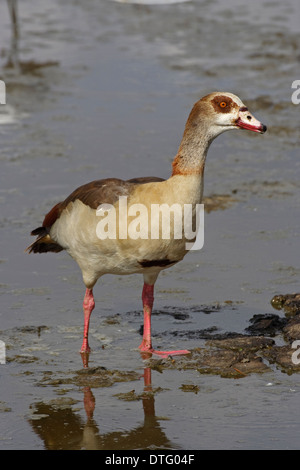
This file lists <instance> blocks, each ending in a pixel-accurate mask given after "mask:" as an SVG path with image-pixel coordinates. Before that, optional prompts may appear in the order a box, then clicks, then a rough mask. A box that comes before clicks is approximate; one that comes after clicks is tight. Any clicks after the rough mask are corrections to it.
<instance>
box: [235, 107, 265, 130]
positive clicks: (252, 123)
mask: <svg viewBox="0 0 300 470" xmlns="http://www.w3.org/2000/svg"><path fill="white" fill-rule="evenodd" d="M235 124H236V126H237V127H240V128H241V129H248V130H249V131H253V132H259V133H260V134H264V132H266V130H267V126H265V125H264V124H262V123H261V122H260V121H258V120H257V119H255V117H254V116H253V115H252V114H251V113H249V111H248V108H246V107H242V108H240V110H239V117H238V118H237V120H236V121H235Z"/></svg>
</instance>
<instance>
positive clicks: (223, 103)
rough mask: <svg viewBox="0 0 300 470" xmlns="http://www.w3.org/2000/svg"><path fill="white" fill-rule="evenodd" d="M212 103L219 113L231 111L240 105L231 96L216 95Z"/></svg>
mask: <svg viewBox="0 0 300 470" xmlns="http://www.w3.org/2000/svg"><path fill="white" fill-rule="evenodd" d="M211 103H212V105H213V107H214V109H215V111H217V112H218V113H230V112H231V111H232V109H233V108H234V107H238V106H237V104H236V103H235V102H234V101H232V99H231V98H229V96H222V95H219V96H215V97H214V98H213V99H212V100H211Z"/></svg>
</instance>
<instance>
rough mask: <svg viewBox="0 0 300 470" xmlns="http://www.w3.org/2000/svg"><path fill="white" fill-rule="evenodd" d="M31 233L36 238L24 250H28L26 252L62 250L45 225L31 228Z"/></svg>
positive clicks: (55, 251) (56, 251) (57, 251)
mask: <svg viewBox="0 0 300 470" xmlns="http://www.w3.org/2000/svg"><path fill="white" fill-rule="evenodd" d="M31 235H35V236H37V237H38V238H37V239H36V240H35V242H33V243H32V244H31V245H29V246H28V247H27V248H26V250H25V251H28V253H47V252H48V251H52V252H54V253H59V252H60V251H62V250H63V248H62V247H61V246H60V245H59V244H58V243H56V242H55V241H54V240H52V238H51V237H50V235H49V233H48V230H47V228H46V227H38V228H36V229H34V230H32V232H31Z"/></svg>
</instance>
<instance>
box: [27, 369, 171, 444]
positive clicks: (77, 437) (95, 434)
mask: <svg viewBox="0 0 300 470" xmlns="http://www.w3.org/2000/svg"><path fill="white" fill-rule="evenodd" d="M85 367H88V364H87V363H86V364H85ZM142 378H143V379H144V393H143V395H142V403H143V413H144V421H143V423H142V424H139V425H137V427H135V428H134V429H131V430H122V431H120V430H118V431H109V432H107V433H103V432H101V430H100V429H99V426H98V424H97V423H96V421H95V419H94V411H95V408H96V406H97V404H96V400H95V396H94V394H93V392H92V389H91V387H90V386H85V387H83V404H84V409H85V414H86V420H85V421H84V420H83V418H82V417H81V416H80V414H79V413H78V412H75V411H73V409H72V408H71V405H70V404H69V405H68V404H67V403H68V401H67V400H66V403H65V405H63V403H64V402H63V401H62V406H59V405H57V404H51V403H50V404H49V403H48V404H47V403H43V402H38V403H36V404H34V405H33V409H34V412H33V414H32V419H29V420H28V421H29V424H30V425H31V427H32V429H33V431H34V432H35V433H36V434H37V435H38V436H39V437H40V439H41V440H42V441H43V443H44V447H45V449H47V450H79V449H86V450H132V449H148V448H151V449H155V448H164V449H174V448H176V445H174V444H173V443H172V442H171V441H170V440H169V439H168V438H167V436H166V434H165V432H164V431H163V430H162V428H161V426H160V423H159V418H157V417H156V416H155V403H154V394H153V389H152V382H151V369H150V367H148V368H145V369H144V374H143V376H142ZM98 405H99V407H101V404H98ZM123 415H124V410H123ZM117 425H118V427H119V429H120V426H119V424H117Z"/></svg>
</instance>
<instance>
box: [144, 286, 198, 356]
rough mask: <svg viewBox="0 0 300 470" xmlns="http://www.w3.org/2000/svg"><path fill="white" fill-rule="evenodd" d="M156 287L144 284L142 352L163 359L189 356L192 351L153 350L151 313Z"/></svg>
mask: <svg viewBox="0 0 300 470" xmlns="http://www.w3.org/2000/svg"><path fill="white" fill-rule="evenodd" d="M153 292H154V285H150V284H146V282H145V283H144V287H143V293H142V301H143V309H144V333H143V341H142V343H141V345H140V350H141V351H142V352H146V353H147V352H148V353H151V354H158V355H160V356H162V357H168V356H178V355H182V354H189V353H190V351H188V350H187V349H181V350H177V351H159V350H155V349H153V348H152V342H151V313H152V307H153V301H154V295H153Z"/></svg>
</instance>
